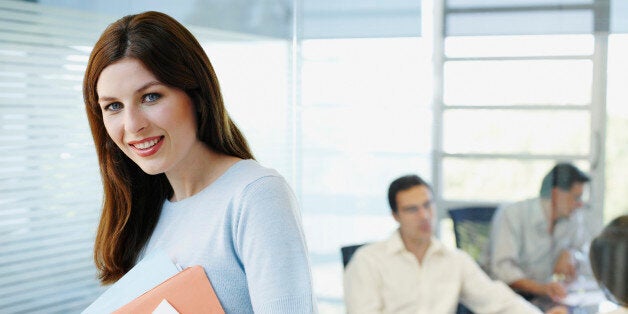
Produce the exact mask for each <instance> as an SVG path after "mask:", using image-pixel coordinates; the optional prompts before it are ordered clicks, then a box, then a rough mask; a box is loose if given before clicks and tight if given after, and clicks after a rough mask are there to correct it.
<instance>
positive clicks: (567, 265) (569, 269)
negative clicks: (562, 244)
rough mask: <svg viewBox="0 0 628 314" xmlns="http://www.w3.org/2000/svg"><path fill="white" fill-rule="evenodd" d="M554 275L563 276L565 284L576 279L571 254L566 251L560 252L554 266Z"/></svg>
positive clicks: (574, 262) (574, 264) (574, 263)
mask: <svg viewBox="0 0 628 314" xmlns="http://www.w3.org/2000/svg"><path fill="white" fill-rule="evenodd" d="M554 274H559V275H563V276H565V277H564V278H565V281H566V282H571V281H572V280H574V279H575V278H576V261H575V260H574V258H573V256H572V255H571V252H569V251H568V250H563V251H562V252H560V255H559V256H558V258H557V259H556V264H554Z"/></svg>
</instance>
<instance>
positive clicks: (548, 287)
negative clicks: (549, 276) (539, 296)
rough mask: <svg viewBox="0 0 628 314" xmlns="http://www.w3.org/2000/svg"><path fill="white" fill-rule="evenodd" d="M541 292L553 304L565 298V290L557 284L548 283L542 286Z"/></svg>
mask: <svg viewBox="0 0 628 314" xmlns="http://www.w3.org/2000/svg"><path fill="white" fill-rule="evenodd" d="M543 292H544V294H545V295H547V296H548V297H550V298H551V299H552V300H553V301H554V302H558V301H560V300H562V299H563V298H565V297H566V296H567V290H565V287H563V285H562V284H561V283H559V282H550V283H547V284H544V285H543Z"/></svg>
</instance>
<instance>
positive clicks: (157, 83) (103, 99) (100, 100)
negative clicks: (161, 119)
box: [98, 81, 163, 102]
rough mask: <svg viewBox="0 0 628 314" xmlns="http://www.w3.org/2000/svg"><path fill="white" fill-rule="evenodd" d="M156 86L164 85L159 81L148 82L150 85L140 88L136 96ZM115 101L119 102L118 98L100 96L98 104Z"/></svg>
mask: <svg viewBox="0 0 628 314" xmlns="http://www.w3.org/2000/svg"><path fill="white" fill-rule="evenodd" d="M154 85H163V84H162V83H161V82H159V81H150V82H148V83H146V84H144V85H142V86H141V87H140V88H138V89H137V90H136V91H135V93H136V94H138V93H141V92H143V91H144V90H146V89H147V88H149V87H151V86H154ZM114 100H117V98H116V97H111V96H102V97H100V96H99V97H98V102H102V101H114Z"/></svg>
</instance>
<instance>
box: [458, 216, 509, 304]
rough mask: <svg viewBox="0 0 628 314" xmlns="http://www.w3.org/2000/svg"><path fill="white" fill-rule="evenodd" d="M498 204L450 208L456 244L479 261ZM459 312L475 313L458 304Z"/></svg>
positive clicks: (486, 243) (486, 242)
mask: <svg viewBox="0 0 628 314" xmlns="http://www.w3.org/2000/svg"><path fill="white" fill-rule="evenodd" d="M496 209H497V207H496V206H475V207H464V208H455V209H450V210H449V211H448V212H449V216H450V217H451V220H453V222H454V234H455V235H456V246H457V247H458V248H459V249H461V250H463V251H465V252H467V253H469V255H471V257H473V259H475V261H476V262H477V261H479V258H480V256H481V255H482V252H483V251H484V248H485V247H486V246H487V245H488V240H489V237H490V233H491V220H492V219H493V215H494V214H495V210H496ZM456 313H457V314H473V312H472V311H471V310H469V309H468V308H467V307H465V306H464V305H462V304H461V303H460V304H458V309H457V310H456Z"/></svg>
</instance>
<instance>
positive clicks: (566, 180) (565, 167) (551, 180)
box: [541, 162, 591, 198]
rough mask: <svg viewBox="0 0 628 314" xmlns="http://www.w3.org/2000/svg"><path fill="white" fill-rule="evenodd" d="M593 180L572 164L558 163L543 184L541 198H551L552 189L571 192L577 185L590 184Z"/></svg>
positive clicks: (546, 176)
mask: <svg viewBox="0 0 628 314" xmlns="http://www.w3.org/2000/svg"><path fill="white" fill-rule="evenodd" d="M589 181H591V179H590V178H589V176H588V175H586V174H585V173H584V172H582V171H580V169H578V168H576V166H574V165H572V164H570V163H566V162H565V163H558V164H556V166H554V168H552V170H550V172H549V173H547V175H545V178H543V183H542V184H541V197H542V198H550V197H551V196H552V189H553V188H559V189H561V190H563V191H569V190H571V188H572V187H573V185H574V184H575V183H585V182H589Z"/></svg>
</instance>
